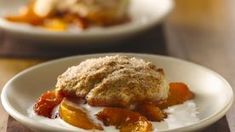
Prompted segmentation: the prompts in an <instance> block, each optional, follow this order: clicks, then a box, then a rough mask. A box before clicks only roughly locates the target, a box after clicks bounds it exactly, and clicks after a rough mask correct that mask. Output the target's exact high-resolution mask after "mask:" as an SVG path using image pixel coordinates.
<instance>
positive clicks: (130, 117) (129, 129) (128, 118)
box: [97, 108, 152, 132]
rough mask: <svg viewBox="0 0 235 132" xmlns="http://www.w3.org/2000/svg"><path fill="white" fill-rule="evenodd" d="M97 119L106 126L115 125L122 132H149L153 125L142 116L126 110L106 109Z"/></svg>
mask: <svg viewBox="0 0 235 132" xmlns="http://www.w3.org/2000/svg"><path fill="white" fill-rule="evenodd" d="M97 118H98V119H99V120H101V121H103V123H104V124H105V125H106V126H109V125H114V126H116V127H117V128H119V129H120V132H149V131H151V130H152V124H151V123H150V122H149V121H148V120H147V119H146V118H145V117H144V116H142V115H141V114H139V113H137V112H133V111H130V110H128V109H124V108H104V110H103V111H101V112H99V113H98V114H97Z"/></svg>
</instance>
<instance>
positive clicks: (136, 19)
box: [0, 0, 174, 44]
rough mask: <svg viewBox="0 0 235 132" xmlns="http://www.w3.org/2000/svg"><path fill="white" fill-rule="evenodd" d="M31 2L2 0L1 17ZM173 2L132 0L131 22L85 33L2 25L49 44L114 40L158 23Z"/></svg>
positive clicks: (10, 24)
mask: <svg viewBox="0 0 235 132" xmlns="http://www.w3.org/2000/svg"><path fill="white" fill-rule="evenodd" d="M27 1H28V0H10V1H9V0H0V16H5V15H6V14H12V13H15V12H16V11H17V9H18V8H19V7H21V6H22V5H24V4H25V3H26V2H27ZM173 5H174V3H173V1H172V0H144V1H143V0H131V4H130V9H129V14H130V17H131V19H132V21H131V22H129V23H127V24H121V25H118V26H112V27H110V28H90V29H88V30H85V31H82V32H79V31H77V32H76V31H75V32H74V31H65V32H52V31H48V30H45V29H42V28H36V27H32V26H29V25H28V24H19V23H12V22H8V21H6V20H4V19H3V18H1V17H0V27H1V28H2V29H4V30H5V31H7V32H8V33H10V34H12V35H14V36H15V37H18V38H24V39H30V40H32V39H34V40H39V41H45V42H47V44H67V43H74V44H80V43H97V42H107V41H112V42H114V41H115V40H120V39H124V38H127V37H129V36H132V35H134V34H136V33H139V32H141V31H143V30H146V29H149V28H151V27H153V26H154V25H156V24H158V23H159V22H161V21H162V20H163V19H164V18H165V17H166V16H167V15H168V14H169V12H170V11H171V9H172V7H173ZM55 42H56V43H55Z"/></svg>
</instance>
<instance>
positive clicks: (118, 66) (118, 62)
mask: <svg viewBox="0 0 235 132" xmlns="http://www.w3.org/2000/svg"><path fill="white" fill-rule="evenodd" d="M193 98H194V94H193V93H192V92H191V91H190V90H189V88H188V87H187V85H186V84H184V83H180V82H174V83H168V82H167V79H166V77H165V74H164V70H163V69H161V68H158V67H157V66H155V65H154V64H153V63H151V62H147V61H145V60H142V59H138V58H134V57H127V56H120V55H115V56H106V57H100V58H92V59H88V60H85V61H83V62H81V63H80V64H79V65H77V66H72V67H70V68H68V69H67V70H66V71H65V72H64V73H62V74H61V75H60V76H59V77H58V78H57V83H56V85H55V89H54V90H51V91H47V92H46V93H44V94H42V95H41V97H40V98H39V99H38V100H37V102H36V103H35V105H34V111H35V113H36V114H37V115H40V116H44V117H45V118H52V119H53V118H60V119H62V120H63V121H64V122H66V123H68V124H70V125H72V126H76V127H78V128H81V129H85V130H92V131H94V130H97V131H102V130H104V131H106V130H107V128H108V127H110V126H111V127H114V128H115V129H117V130H119V131H121V132H131V131H132V132H149V131H153V130H154V128H153V125H152V122H160V121H163V120H164V119H165V118H167V116H168V113H166V112H165V111H164V109H166V108H168V107H170V106H173V105H177V104H182V103H184V102H185V101H187V100H190V99H193ZM57 108H58V109H57ZM55 111H57V112H55ZM55 113H58V114H56V115H55Z"/></svg>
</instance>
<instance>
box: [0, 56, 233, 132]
mask: <svg viewBox="0 0 235 132" xmlns="http://www.w3.org/2000/svg"><path fill="white" fill-rule="evenodd" d="M115 54H120V55H129V56H135V57H141V56H142V57H143V58H145V57H148V56H150V57H151V58H154V57H158V58H161V59H167V60H169V61H178V62H183V63H187V64H190V65H195V66H197V67H198V68H200V69H204V70H206V71H208V72H210V73H211V74H213V75H215V76H216V77H218V78H219V79H220V80H221V81H223V82H224V84H226V86H227V87H226V88H229V89H228V90H230V91H231V97H230V99H229V100H228V102H227V104H226V105H225V106H224V107H223V108H222V109H220V110H219V111H217V112H216V113H214V114H213V115H211V116H208V117H206V118H204V119H202V120H200V121H199V122H196V123H193V124H191V125H187V126H185V127H180V128H174V129H170V130H161V131H160V132H178V131H180V132H181V131H194V130H199V129H200V128H204V127H206V126H208V125H211V124H213V123H215V122H216V121H218V120H219V119H220V118H222V117H223V116H224V115H225V114H226V112H227V111H228V110H229V109H230V107H231V106H232V104H233V100H234V92H233V89H232V87H231V85H230V84H229V83H228V81H227V80H226V79H225V78H223V77H222V76H221V75H220V74H219V73H217V72H215V71H213V70H211V69H209V68H207V67H205V66H202V65H199V64H196V63H194V62H190V61H186V60H183V59H179V58H175V57H170V56H164V55H158V54H148V53H147V54H146V53H131V52H110V53H97V54H84V55H74V56H70V57H64V58H59V59H55V60H50V61H46V62H43V63H41V64H37V65H35V66H32V67H30V68H27V69H25V70H23V71H21V72H19V73H18V74H16V75H15V76H14V77H12V78H11V79H10V80H9V81H8V82H7V83H6V84H5V85H4V87H3V89H2V92H1V102H2V105H3V108H4V109H5V111H6V112H8V114H9V115H11V116H12V117H14V118H15V119H16V120H18V121H20V122H23V123H26V124H30V125H32V126H34V127H36V128H43V129H47V130H52V129H53V130H54V129H56V130H58V131H61V130H62V129H61V128H58V127H51V126H45V125H43V124H41V123H36V122H35V121H34V120H32V119H30V118H28V117H26V116H24V115H23V114H21V113H20V112H18V111H17V110H15V109H14V107H13V106H12V105H10V104H9V102H8V99H7V97H6V94H7V87H8V86H9V85H10V84H11V82H12V81H14V80H15V79H16V78H18V77H20V76H21V75H24V74H27V73H28V72H30V71H31V70H35V69H38V68H41V67H44V66H46V65H49V64H52V63H57V62H63V61H66V60H68V59H71V60H72V59H75V58H80V59H81V58H84V59H85V58H91V57H94V56H98V57H100V56H108V55H115ZM32 121H33V122H32ZM63 130H66V131H70V130H71V129H68V128H64V129H63Z"/></svg>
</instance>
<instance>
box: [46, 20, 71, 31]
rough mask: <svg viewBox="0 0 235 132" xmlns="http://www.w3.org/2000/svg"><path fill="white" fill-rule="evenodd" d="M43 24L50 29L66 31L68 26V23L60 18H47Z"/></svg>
mask: <svg viewBox="0 0 235 132" xmlns="http://www.w3.org/2000/svg"><path fill="white" fill-rule="evenodd" d="M42 26H43V27H44V28H46V29H48V30H50V31H65V30H66V29H67V27H68V25H67V23H66V22H65V21H63V20H62V19H59V18H53V19H47V20H45V22H44V24H43V25H42Z"/></svg>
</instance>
